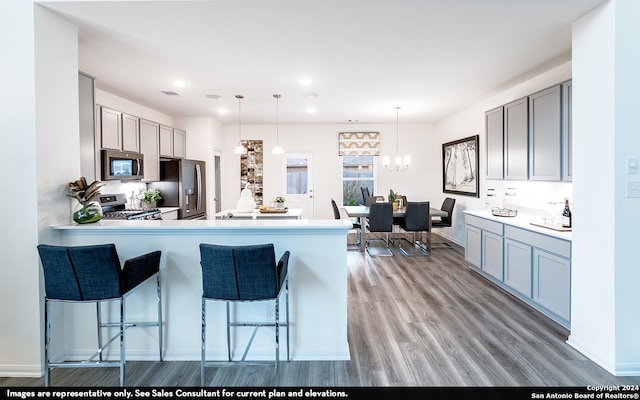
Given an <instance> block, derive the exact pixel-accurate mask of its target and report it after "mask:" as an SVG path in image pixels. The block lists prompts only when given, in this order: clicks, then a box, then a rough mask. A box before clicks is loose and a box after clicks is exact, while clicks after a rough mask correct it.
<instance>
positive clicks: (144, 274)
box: [37, 244, 162, 386]
mask: <svg viewBox="0 0 640 400" xmlns="http://www.w3.org/2000/svg"><path fill="white" fill-rule="evenodd" d="M37 248H38V253H39V255H40V261H41V263H42V269H43V272H44V287H45V297H44V326H45V329H44V363H45V375H44V384H45V386H49V381H50V374H51V370H52V369H54V368H88V367H94V368H95V367H119V368H120V386H124V383H125V364H126V336H125V332H126V330H127V329H128V328H131V327H144V326H157V327H158V348H159V352H160V361H162V302H161V296H160V254H161V253H160V251H154V252H151V253H148V254H145V255H142V256H138V257H135V258H132V259H129V260H126V261H125V263H124V266H123V267H122V268H121V265H120V261H119V259H118V253H117V252H116V246H115V245H114V244H100V245H91V246H51V245H44V244H41V245H38V247H37ZM154 275H155V276H156V298H155V299H154V301H155V302H156V303H157V309H158V310H157V311H158V318H157V320H156V321H150V322H131V321H126V320H125V305H126V302H125V299H126V298H127V297H128V296H129V295H130V294H131V293H132V292H133V290H134V289H136V288H138V287H139V286H140V285H141V284H142V283H143V282H145V281H147V280H148V279H149V278H151V277H152V276H154ZM109 301H118V302H119V307H118V310H119V320H118V322H103V320H102V313H101V304H102V303H103V302H109ZM51 302H67V303H95V304H96V319H97V327H98V349H97V351H96V352H95V353H94V354H93V355H91V357H89V358H88V359H87V360H85V361H75V362H51V354H50V345H51V321H50V319H51V310H50V304H51ZM94 326H95V325H94ZM109 328H111V329H112V328H117V329H118V331H117V333H116V334H115V335H113V336H112V337H111V338H110V339H109V340H108V341H107V342H106V343H105V342H104V341H103V338H102V330H103V329H109ZM115 341H118V342H119V343H120V352H119V354H118V360H116V361H108V360H103V353H104V350H105V349H107V348H108V347H109V346H110V345H111V344H112V343H114V342H115ZM96 358H98V359H97V360H96Z"/></svg>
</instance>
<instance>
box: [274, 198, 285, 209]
mask: <svg viewBox="0 0 640 400" xmlns="http://www.w3.org/2000/svg"><path fill="white" fill-rule="evenodd" d="M284 201H285V200H284V197H282V196H278V197H276V201H275V205H276V209H278V210H282V209H283V208H284Z"/></svg>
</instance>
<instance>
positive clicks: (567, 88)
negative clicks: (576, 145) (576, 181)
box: [562, 81, 573, 182]
mask: <svg viewBox="0 0 640 400" xmlns="http://www.w3.org/2000/svg"><path fill="white" fill-rule="evenodd" d="M571 82H572V81H567V82H564V83H563V84H562V180H563V181H567V182H570V181H571V180H572V179H573V169H572V165H573V153H572V147H573V136H572V134H573V131H572V129H573V128H572V125H573V112H572V110H571V106H572V103H573V86H572V84H571Z"/></svg>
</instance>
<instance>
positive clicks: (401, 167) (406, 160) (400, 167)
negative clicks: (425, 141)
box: [382, 107, 411, 171]
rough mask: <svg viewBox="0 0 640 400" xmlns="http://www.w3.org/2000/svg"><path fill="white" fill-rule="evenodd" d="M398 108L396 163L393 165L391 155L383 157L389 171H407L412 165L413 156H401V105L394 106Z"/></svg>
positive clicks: (385, 166) (383, 163) (383, 162)
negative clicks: (399, 143)
mask: <svg viewBox="0 0 640 400" xmlns="http://www.w3.org/2000/svg"><path fill="white" fill-rule="evenodd" d="M394 108H395V109H396V156H395V159H394V163H393V164H394V165H391V159H390V157H389V156H383V157H382V165H384V168H385V169H386V170H387V171H406V169H407V168H409V165H411V156H409V155H405V156H404V157H401V156H400V155H399V152H398V110H400V107H394Z"/></svg>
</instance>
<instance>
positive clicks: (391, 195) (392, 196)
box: [389, 189, 398, 211]
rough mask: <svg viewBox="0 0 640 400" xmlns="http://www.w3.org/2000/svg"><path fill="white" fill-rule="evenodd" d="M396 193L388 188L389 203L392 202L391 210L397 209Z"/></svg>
mask: <svg viewBox="0 0 640 400" xmlns="http://www.w3.org/2000/svg"><path fill="white" fill-rule="evenodd" d="M397 200H398V194H397V193H396V192H394V191H393V189H389V203H391V204H393V211H396V210H398V201H397Z"/></svg>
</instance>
